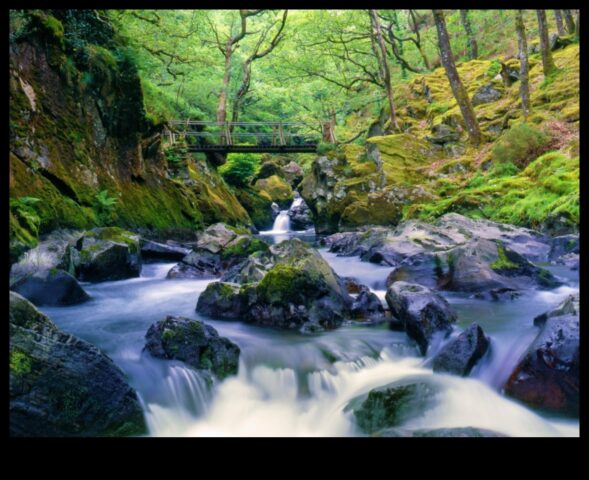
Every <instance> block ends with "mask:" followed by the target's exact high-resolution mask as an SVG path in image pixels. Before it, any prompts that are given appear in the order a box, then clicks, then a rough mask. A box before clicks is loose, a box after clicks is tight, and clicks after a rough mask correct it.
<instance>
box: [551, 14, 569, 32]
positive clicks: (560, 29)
mask: <svg viewBox="0 0 589 480" xmlns="http://www.w3.org/2000/svg"><path fill="white" fill-rule="evenodd" d="M554 18H556V30H557V31H558V34H559V35H560V36H561V37H564V36H565V35H566V32H565V30H564V23H562V14H561V12H560V10H554Z"/></svg>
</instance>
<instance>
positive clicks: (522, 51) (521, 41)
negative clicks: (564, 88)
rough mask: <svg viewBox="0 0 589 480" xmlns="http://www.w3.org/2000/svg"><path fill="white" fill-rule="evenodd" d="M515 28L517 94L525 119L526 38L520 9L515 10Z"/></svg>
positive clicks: (527, 101)
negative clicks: (517, 67) (517, 50)
mask: <svg viewBox="0 0 589 480" xmlns="http://www.w3.org/2000/svg"><path fill="white" fill-rule="evenodd" d="M515 30H516V31H517V44H518V47H519V62H520V67H519V76H520V83H519V94H520V97H521V100H522V110H523V112H524V118H525V120H526V121H527V120H528V115H529V113H530V88H529V86H528V83H529V81H528V42H527V40H526V27H525V26H524V17H523V12H522V10H516V11H515Z"/></svg>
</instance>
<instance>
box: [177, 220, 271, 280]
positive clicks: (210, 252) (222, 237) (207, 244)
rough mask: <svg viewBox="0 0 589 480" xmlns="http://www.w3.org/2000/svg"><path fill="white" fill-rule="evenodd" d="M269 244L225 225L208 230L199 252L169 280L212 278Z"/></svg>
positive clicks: (190, 254)
mask: <svg viewBox="0 0 589 480" xmlns="http://www.w3.org/2000/svg"><path fill="white" fill-rule="evenodd" d="M267 249H268V244H267V243H266V242H264V241H263V240H259V239H257V238H254V237H252V236H251V235H240V234H238V233H237V232H235V231H234V230H233V229H231V228H229V227H227V226H226V225H224V224H222V223H217V224H215V225H211V226H210V227H208V228H207V229H206V230H205V231H204V233H203V234H202V236H201V237H200V238H199V239H198V242H197V244H196V246H195V248H194V249H193V250H192V251H191V252H190V253H189V254H188V255H186V256H185V257H184V258H183V259H182V261H181V262H180V263H179V264H178V265H176V266H175V267H173V268H172V269H171V270H170V271H169V272H168V278H212V277H218V276H220V275H221V274H223V273H224V272H225V271H226V270H230V269H231V268H232V267H234V266H236V265H238V264H239V263H241V262H242V261H243V260H244V259H246V258H247V257H248V255H251V254H253V253H255V252H264V251H266V250H267Z"/></svg>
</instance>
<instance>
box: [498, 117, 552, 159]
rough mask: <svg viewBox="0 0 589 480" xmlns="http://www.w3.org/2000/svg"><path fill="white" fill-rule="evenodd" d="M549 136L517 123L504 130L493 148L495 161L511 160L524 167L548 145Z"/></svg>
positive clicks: (546, 148)
mask: <svg viewBox="0 0 589 480" xmlns="http://www.w3.org/2000/svg"><path fill="white" fill-rule="evenodd" d="M549 143H550V137H548V135H546V134H545V133H543V132H542V131H540V130H538V129H537V128H534V127H531V126H529V125H527V124H525V123H519V124H516V125H514V126H513V127H511V128H510V129H509V130H507V132H505V133H504V134H503V135H502V136H501V138H500V139H499V141H498V142H497V144H496V145H495V147H494V148H493V159H494V160H495V163H507V162H511V163H513V164H514V165H515V166H517V167H518V168H520V169H521V168H525V167H526V166H527V165H528V164H529V163H530V162H531V161H532V160H535V159H536V158H538V157H539V156H540V155H542V154H543V153H544V152H546V151H547V150H548V149H549V147H548V144H549Z"/></svg>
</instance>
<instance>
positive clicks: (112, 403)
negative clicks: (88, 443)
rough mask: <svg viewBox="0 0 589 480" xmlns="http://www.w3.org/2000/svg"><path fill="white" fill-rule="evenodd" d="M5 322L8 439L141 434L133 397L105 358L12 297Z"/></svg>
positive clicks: (138, 410) (138, 408) (140, 416)
mask: <svg viewBox="0 0 589 480" xmlns="http://www.w3.org/2000/svg"><path fill="white" fill-rule="evenodd" d="M9 321H10V407H9V408H10V435H11V436H19V437H22V436H24V437H64V436H75V437H81V436H84V437H91V436H122V435H142V434H144V433H147V432H146V430H147V428H146V424H145V420H144V417H143V411H142V408H141V405H140V403H139V400H138V397H137V394H136V392H135V390H133V389H132V388H131V387H130V386H129V384H128V382H127V379H126V377H125V374H124V373H123V372H122V371H121V370H120V369H119V368H118V367H117V366H116V365H115V364H114V363H113V361H112V360H111V359H110V358H109V357H107V356H106V355H105V354H104V353H102V352H101V351H100V350H98V349H97V348H96V347H94V346H92V345H90V344H89V343H87V342H85V341H84V340H81V339H79V338H77V337H74V336H72V335H68V334H66V333H63V332H62V331H60V330H59V329H58V328H57V327H56V326H55V324H54V323H53V322H52V321H51V320H50V319H49V318H47V317H46V316H45V315H43V314H42V313H41V312H39V311H38V310H37V309H36V308H35V307H34V306H33V304H31V303H30V302H29V301H28V300H26V299H25V298H23V297H22V296H20V295H19V294H17V293H14V292H10V311H9Z"/></svg>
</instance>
